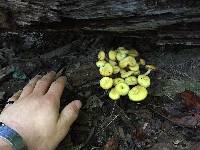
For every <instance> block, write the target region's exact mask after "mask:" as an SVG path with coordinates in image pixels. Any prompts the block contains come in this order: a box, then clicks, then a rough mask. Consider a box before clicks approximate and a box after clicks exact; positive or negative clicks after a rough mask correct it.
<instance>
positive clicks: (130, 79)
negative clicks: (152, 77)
mask: <svg viewBox="0 0 200 150" xmlns="http://www.w3.org/2000/svg"><path fill="white" fill-rule="evenodd" d="M125 83H126V84H127V85H136V84H137V78H136V77H135V76H130V77H127V78H126V79H125Z"/></svg>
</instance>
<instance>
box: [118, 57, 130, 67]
mask: <svg viewBox="0 0 200 150" xmlns="http://www.w3.org/2000/svg"><path fill="white" fill-rule="evenodd" d="M128 64H129V61H128V59H126V58H124V59H123V60H121V61H120V62H119V67H120V68H122V69H123V68H126V67H127V66H128Z"/></svg>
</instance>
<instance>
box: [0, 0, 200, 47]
mask: <svg viewBox="0 0 200 150" xmlns="http://www.w3.org/2000/svg"><path fill="white" fill-rule="evenodd" d="M0 28H1V29H4V30H7V31H13V30H14V31H15V30H22V29H29V30H33V29H34V30H40V31H46V30H50V31H85V32H111V33H117V34H120V35H122V36H128V37H130V36H133V37H136V38H150V39H151V40H152V41H153V42H155V43H156V44H157V45H165V44H184V45H200V1H197V0H151V1H149V0H125V1H117V0H107V1H104V0H71V1H65V0H49V1H43V0H34V1H31V0H23V1H22V0H1V1H0Z"/></svg>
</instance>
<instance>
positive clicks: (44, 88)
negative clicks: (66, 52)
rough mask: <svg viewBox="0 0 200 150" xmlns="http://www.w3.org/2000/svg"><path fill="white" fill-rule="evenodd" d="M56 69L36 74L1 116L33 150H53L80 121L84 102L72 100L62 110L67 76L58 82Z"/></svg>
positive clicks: (0, 120) (13, 98) (30, 149)
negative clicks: (61, 99) (44, 73)
mask: <svg viewBox="0 0 200 150" xmlns="http://www.w3.org/2000/svg"><path fill="white" fill-rule="evenodd" d="M55 75H56V73H55V72H50V73H48V74H46V75H45V76H43V77H42V76H39V75H37V76H35V77H34V78H33V79H32V80H30V82H29V83H28V84H27V85H26V86H25V87H24V88H23V90H22V91H19V92H17V93H16V94H14V95H13V96H12V97H11V98H10V99H9V101H14V103H13V104H9V105H7V106H6V107H5V109H4V110H3V111H2V113H1V115H0V122H3V123H4V124H6V125H8V126H9V127H11V128H12V129H14V130H15V131H17V132H18V133H19V134H20V135H21V136H22V138H23V139H24V141H25V142H26V144H27V147H28V149H29V150H53V149H55V148H56V146H57V145H58V144H59V142H60V141H61V140H62V139H63V138H64V137H65V136H66V134H67V133H68V131H69V129H70V126H71V125H72V123H73V122H74V121H75V120H76V118H77V116H78V113H79V109H80V108H81V102H80V101H79V100H75V101H72V102H71V103H70V104H68V105H67V106H66V107H65V108H64V109H63V110H62V111H61V113H59V107H60V98H61V95H62V93H63V90H64V86H65V82H66V77H64V76H62V77H59V78H58V79H57V80H56V81H54V79H55Z"/></svg>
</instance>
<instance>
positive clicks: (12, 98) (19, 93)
mask: <svg viewBox="0 0 200 150" xmlns="http://www.w3.org/2000/svg"><path fill="white" fill-rule="evenodd" d="M21 93H22V90H19V91H18V92H16V93H14V94H13V96H12V97H11V98H9V99H8V102H9V101H14V102H15V101H16V100H18V99H19V97H20V95H21ZM10 105H11V104H9V103H8V104H6V106H5V108H7V107H8V106H10Z"/></svg>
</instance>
